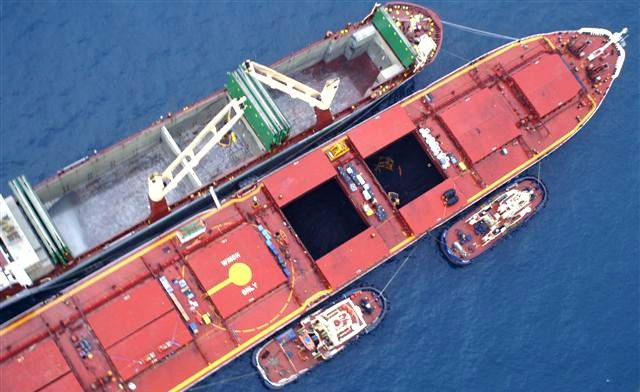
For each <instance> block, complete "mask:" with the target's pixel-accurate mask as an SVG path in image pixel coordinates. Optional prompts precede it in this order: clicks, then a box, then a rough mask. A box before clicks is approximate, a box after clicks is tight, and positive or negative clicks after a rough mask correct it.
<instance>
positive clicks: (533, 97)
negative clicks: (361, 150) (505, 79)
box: [512, 55, 581, 117]
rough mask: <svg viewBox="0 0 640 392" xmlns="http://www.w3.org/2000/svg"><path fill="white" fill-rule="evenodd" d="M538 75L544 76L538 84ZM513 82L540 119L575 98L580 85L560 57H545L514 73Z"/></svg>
mask: <svg viewBox="0 0 640 392" xmlns="http://www.w3.org/2000/svg"><path fill="white" fill-rule="evenodd" d="M538 75H545V76H546V77H545V80H544V82H542V83H541V82H540V80H539V77H538ZM512 77H513V80H514V81H515V82H516V84H517V85H518V87H519V88H520V90H522V92H523V93H524V95H525V96H526V97H527V99H528V100H529V102H531V105H533V108H534V109H535V111H536V114H537V115H538V116H540V117H542V116H545V115H547V114H549V112H551V111H552V110H554V109H555V108H557V107H558V106H561V105H562V104H563V103H565V102H567V101H569V100H570V99H571V98H573V97H575V96H576V94H577V93H578V91H580V89H581V87H580V83H579V82H578V80H577V79H576V77H575V76H574V75H573V74H572V73H571V71H570V70H569V69H568V68H567V65H566V64H565V62H564V61H563V60H562V57H560V56H557V55H556V56H545V57H542V58H541V59H540V60H539V61H536V62H534V63H533V64H531V65H530V66H528V67H526V68H523V69H522V70H520V71H518V72H515V73H514V74H513V75H512Z"/></svg>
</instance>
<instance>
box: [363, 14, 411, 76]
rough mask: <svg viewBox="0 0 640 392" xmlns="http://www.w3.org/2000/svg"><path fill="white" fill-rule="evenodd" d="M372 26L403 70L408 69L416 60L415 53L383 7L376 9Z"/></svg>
mask: <svg viewBox="0 0 640 392" xmlns="http://www.w3.org/2000/svg"><path fill="white" fill-rule="evenodd" d="M373 25H374V26H375V27H376V29H377V30H378V32H379V33H380V35H382V38H384V40H385V41H386V42H387V44H388V45H389V46H390V47H391V50H393V53H395V55H396V56H397V57H398V59H399V60H400V62H401V63H402V65H404V67H405V68H409V67H410V66H411V65H412V64H413V62H414V61H415V60H416V52H415V50H413V47H412V46H411V44H410V43H409V41H407V37H405V36H404V34H403V33H402V31H400V29H399V28H398V26H396V24H395V23H394V22H393V19H392V18H391V16H389V14H388V13H387V11H385V10H384V8H383V7H378V10H377V11H376V13H375V14H374V15H373Z"/></svg>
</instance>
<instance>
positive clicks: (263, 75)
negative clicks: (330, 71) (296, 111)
mask: <svg viewBox="0 0 640 392" xmlns="http://www.w3.org/2000/svg"><path fill="white" fill-rule="evenodd" d="M244 65H245V69H246V72H247V73H248V74H249V75H251V76H252V77H253V78H254V79H256V80H258V81H259V82H260V83H262V84H264V85H266V86H269V87H271V88H272V89H275V90H279V91H282V92H283V93H285V94H287V95H289V96H290V97H291V98H294V99H299V100H301V101H303V102H306V103H307V104H309V106H311V107H312V108H313V109H314V110H315V112H316V119H317V123H316V124H317V126H316V127H317V128H322V127H324V126H326V125H327V124H328V123H330V122H331V121H333V115H332V114H331V110H330V107H331V102H333V99H334V98H335V96H336V93H337V92H338V87H339V86H340V79H339V78H335V79H329V80H327V81H326V82H325V84H324V87H323V88H322V91H317V90H316V89H314V88H311V87H309V86H307V85H306V84H304V83H301V82H299V81H297V80H295V79H293V78H290V77H288V76H287V75H284V74H282V73H280V72H278V71H276V70H274V69H271V68H269V67H266V66H264V65H261V64H258V63H256V62H254V61H251V60H246V61H245V63H244Z"/></svg>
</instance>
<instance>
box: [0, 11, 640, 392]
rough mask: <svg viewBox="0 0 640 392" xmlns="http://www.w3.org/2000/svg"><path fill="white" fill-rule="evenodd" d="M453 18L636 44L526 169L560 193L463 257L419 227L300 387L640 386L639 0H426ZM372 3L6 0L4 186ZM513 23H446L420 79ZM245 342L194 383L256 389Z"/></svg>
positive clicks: (102, 142)
mask: <svg viewBox="0 0 640 392" xmlns="http://www.w3.org/2000/svg"><path fill="white" fill-rule="evenodd" d="M426 4H428V5H429V6H430V7H432V8H433V9H434V10H436V11H437V12H438V13H439V14H440V15H441V16H442V18H443V19H444V20H446V21H450V22H454V23H458V24H462V25H466V26H473V27H475V28H478V29H482V30H487V31H491V32H495V33H500V34H504V35H508V36H514V37H521V36H527V35H530V34H534V33H540V32H548V31H554V30H561V29H575V28H579V27H582V26H594V27H605V28H609V29H612V30H613V29H615V30H619V29H621V28H622V27H624V26H628V27H629V29H630V35H629V37H628V39H627V43H628V50H627V60H626V63H625V65H624V69H623V70H622V74H621V75H620V77H619V79H618V80H617V81H616V82H615V84H614V86H613V89H612V90H611V92H610V94H609V96H608V97H607V99H606V100H605V101H604V104H603V105H602V107H601V108H600V110H599V111H598V113H596V115H595V117H594V118H593V119H592V120H590V122H589V123H588V124H587V126H586V127H585V128H583V130H581V131H580V133H579V134H578V135H577V136H576V137H574V138H573V139H572V140H571V141H570V142H569V143H567V144H566V145H565V146H563V147H562V148H560V149H559V150H558V151H556V152H555V153H553V154H552V155H551V156H550V157H549V158H547V159H545V160H544V161H543V162H542V164H541V166H536V167H535V169H533V170H532V171H531V172H532V174H534V175H537V174H538V171H539V173H540V176H541V178H542V180H543V181H544V182H545V183H546V185H547V187H548V189H549V193H550V196H549V201H548V203H547V205H546V207H545V208H544V210H542V211H541V212H540V213H539V214H538V215H537V216H536V217H535V218H534V219H532V220H531V221H530V222H529V223H528V224H527V225H526V227H524V228H522V229H521V230H519V231H517V232H516V233H514V234H513V235H511V237H510V238H509V239H508V240H506V241H502V242H501V243H500V244H499V245H498V246H497V247H496V248H495V249H493V250H492V251H490V252H489V253H488V254H486V255H485V256H483V257H482V258H481V259H479V260H478V262H477V263H476V265H472V266H470V267H469V268H463V269H455V268H452V267H450V266H449V265H448V264H447V263H445V262H444V260H443V258H442V257H441V256H440V254H439V253H438V251H437V248H436V244H435V241H434V240H433V239H432V238H425V239H423V240H422V241H420V242H419V243H417V244H416V245H414V246H413V247H412V248H411V250H408V251H405V252H403V253H402V254H400V255H399V256H397V257H396V258H395V259H394V260H392V261H390V262H388V263H387V264H385V265H383V266H381V267H380V268H379V269H378V270H376V271H374V272H373V273H371V274H370V275H368V276H367V277H365V279H364V280H365V281H366V282H368V283H372V284H375V285H377V286H378V287H382V286H384V285H385V284H386V283H387V282H388V280H389V278H390V277H391V276H392V275H393V274H394V273H395V272H396V271H397V269H398V268H399V266H400V265H401V263H402V262H403V261H404V260H405V258H406V257H407V256H408V255H409V256H410V257H409V259H408V260H407V262H406V264H405V265H404V267H403V268H402V269H401V270H400V271H399V272H398V275H397V277H396V278H395V279H394V280H393V281H392V282H391V283H390V285H389V286H388V288H387V290H386V294H387V296H388V298H389V300H390V301H391V304H392V307H391V312H390V313H389V314H388V317H387V318H386V320H385V321H384V322H383V323H382V325H381V326H380V327H379V328H378V329H377V330H376V331H375V332H374V333H373V334H372V335H370V336H366V337H365V338H363V339H361V340H360V341H358V342H357V343H356V344H354V345H352V346H350V347H348V348H347V349H346V350H345V351H344V352H343V353H341V354H340V355H339V356H337V357H336V358H334V359H333V360H331V361H329V362H328V363H326V364H324V365H323V366H321V367H318V368H317V370H314V371H313V372H311V373H310V374H308V375H306V376H304V377H303V378H302V379H301V380H300V381H298V382H296V383H295V384H293V385H292V386H290V387H288V388H287V389H286V390H287V391H290V392H294V391H307V390H316V391H327V392H328V391H360V390H367V391H438V392H446V391H543V392H549V391H624V392H631V391H638V390H639V388H640V376H639V366H640V356H639V350H640V348H639V345H640V331H639V328H640V318H639V312H640V293H639V287H640V284H639V283H640V282H639V280H640V268H639V266H640V245H639V244H640V207H639V205H640V196H639V195H640V189H639V188H640V187H639V183H640V163H639V160H638V156H639V153H640V143H639V139H640V125H639V123H638V122H639V120H638V118H639V98H638V95H639V91H640V88H639V83H638V77H639V76H640V74H639V69H638V58H639V57H640V56H639V48H640V41H639V40H638V37H639V35H638V34H639V33H640V22H639V20H640V17H639V11H638V9H639V7H638V2H637V1H591V0H583V1H566V2H549V1H535V2H532V1H508V2H488V1H475V2H457V1H445V2H442V1H434V2H429V3H426ZM371 5H372V3H371V2H355V1H351V2H328V3H320V2H315V1H314V2H296V1H271V2H253V1H235V2H231V3H223V2H200V1H183V2H172V1H145V2H133V1H109V2H105V1H97V2H89V3H84V2H80V1H73V2H70V1H61V2H48V1H37V2H34V1H21V2H11V1H2V2H1V3H0V27H1V36H0V66H1V67H0V69H1V71H0V72H1V74H0V83H1V84H0V192H2V193H5V194H6V193H8V186H7V181H8V180H9V179H10V178H12V177H14V176H16V175H19V174H25V175H26V176H27V177H28V178H29V179H30V181H31V182H32V183H37V182H38V181H40V180H42V179H44V178H46V177H47V176H49V175H52V174H54V173H55V171H56V170H58V169H60V168H62V167H63V166H65V165H67V164H69V163H71V162H73V161H75V160H77V159H79V158H81V157H83V156H85V155H88V154H91V153H92V151H93V150H94V149H101V148H104V147H106V146H109V145H110V144H112V143H115V142H117V141H119V140H120V139H122V138H124V137H126V136H128V135H130V134H131V133H133V132H134V131H136V130H138V129H140V128H142V127H145V126H146V125H148V124H150V123H151V122H152V121H154V120H155V119H157V118H158V117H159V116H160V115H163V114H166V113H167V112H169V111H176V110H179V109H180V108H182V107H184V106H185V105H187V104H190V103H192V102H195V101H197V100H199V99H201V98H203V97H205V96H207V95H208V94H210V93H212V92H213V91H214V90H216V89H218V88H219V87H221V86H222V85H223V83H224V81H225V73H226V72H227V71H229V70H232V69H234V68H235V67H236V66H237V65H238V64H239V63H240V62H241V61H243V60H245V59H247V58H251V59H255V60H257V61H259V62H261V63H264V64H269V63H271V62H272V61H274V60H277V59H278V58H280V57H282V56H284V55H286V54H288V53H290V52H291V51H293V50H295V49H298V48H301V47H303V46H305V45H306V44H307V43H309V42H311V41H313V40H316V39H319V38H321V37H322V36H323V35H324V33H325V31H327V30H337V29H339V28H341V27H342V26H343V25H345V24H346V23H347V22H349V21H355V20H358V19H359V18H361V17H362V16H364V15H365V14H366V13H367V12H368V11H369V9H370V7H371ZM504 43H505V41H504V40H500V39H496V38H488V37H484V36H480V35H477V34H470V33H467V32H463V31H460V30H456V29H453V28H446V30H445V41H444V47H443V48H444V50H443V51H442V52H441V54H440V56H439V58H438V59H437V60H436V61H435V63H434V64H433V65H432V66H431V67H429V68H428V69H427V70H426V71H425V72H423V73H422V74H421V75H419V76H418V77H417V78H416V79H415V84H414V86H413V87H411V88H409V89H408V90H406V91H405V92H404V93H405V94H409V93H410V92H411V91H412V89H414V88H416V89H417V88H422V87H425V86H427V85H428V84H429V83H431V82H433V81H435V80H436V79H438V78H439V77H441V76H443V75H445V74H446V73H448V72H450V71H452V70H454V69H455V68H457V67H459V66H461V65H463V64H464V63H465V62H466V60H470V59H473V58H475V57H477V56H479V55H481V54H483V53H485V52H487V51H489V50H490V49H493V48H494V47H497V46H499V45H502V44H504ZM263 388H264V387H263V386H262V384H261V383H260V380H259V379H258V376H257V375H255V374H254V373H253V368H252V367H251V360H250V356H249V355H244V356H242V357H240V358H238V359H237V360H236V361H234V362H233V363H231V364H230V365H228V366H226V367H225V368H223V369H222V370H220V371H219V372H217V373H216V374H215V375H213V376H211V377H209V378H207V379H206V380H205V381H203V382H202V383H200V384H199V385H198V386H196V387H194V388H192V390H194V391H217V390H223V391H261V390H263Z"/></svg>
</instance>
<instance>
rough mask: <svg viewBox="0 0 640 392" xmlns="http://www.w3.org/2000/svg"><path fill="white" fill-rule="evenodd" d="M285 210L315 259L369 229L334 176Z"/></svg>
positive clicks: (288, 205)
mask: <svg viewBox="0 0 640 392" xmlns="http://www.w3.org/2000/svg"><path fill="white" fill-rule="evenodd" d="M282 211H283V213H284V215H285V216H286V218H287V220H289V223H290V224H291V226H292V227H293V229H294V230H295V232H296V234H298V237H300V240H301V241H302V243H303V244H304V245H305V247H306V248H307V250H308V251H309V253H310V254H311V257H313V258H314V259H315V260H318V259H319V258H320V257H322V256H324V255H325V254H327V253H329V252H331V251H332V250H334V249H335V248H337V247H338V246H339V245H341V244H343V243H345V242H346V241H348V240H349V239H351V238H353V237H355V236H356V235H357V234H359V233H361V232H362V231H364V230H365V229H366V228H367V225H366V224H365V222H364V221H363V220H362V218H361V217H360V215H359V214H358V212H357V211H356V210H355V208H354V206H353V204H352V203H351V202H350V201H349V199H348V198H347V196H346V195H345V193H344V191H343V190H342V189H341V188H340V185H338V182H337V181H336V180H335V179H330V180H329V181H326V182H325V183H323V184H322V185H319V186H318V187H316V188H314V189H313V190H311V191H309V192H307V193H306V194H304V195H303V196H300V197H299V198H297V199H296V200H294V201H292V202H291V203H289V204H287V205H286V206H284V207H283V208H282Z"/></svg>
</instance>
